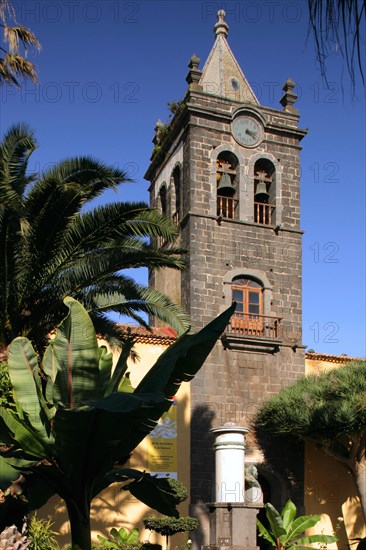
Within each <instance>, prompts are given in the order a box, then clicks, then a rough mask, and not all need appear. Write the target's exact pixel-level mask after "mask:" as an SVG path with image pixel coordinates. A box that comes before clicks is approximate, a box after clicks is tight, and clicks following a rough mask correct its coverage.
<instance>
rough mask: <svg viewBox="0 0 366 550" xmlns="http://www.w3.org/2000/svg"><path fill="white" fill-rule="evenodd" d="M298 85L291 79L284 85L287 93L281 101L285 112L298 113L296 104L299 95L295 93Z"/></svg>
mask: <svg viewBox="0 0 366 550" xmlns="http://www.w3.org/2000/svg"><path fill="white" fill-rule="evenodd" d="M295 86H296V84H295V82H294V81H293V80H291V78H288V79H287V80H286V82H285V83H284V85H283V88H282V90H283V91H284V92H285V93H284V94H283V96H282V98H281V100H280V103H281V105H282V106H283V108H284V110H285V111H291V112H293V113H297V112H298V111H297V109H296V108H295V107H294V104H295V102H296V100H297V97H298V96H297V94H295V92H294V91H293V89H294V88H295Z"/></svg>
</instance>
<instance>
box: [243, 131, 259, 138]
mask: <svg viewBox="0 0 366 550" xmlns="http://www.w3.org/2000/svg"><path fill="white" fill-rule="evenodd" d="M245 133H246V134H249V135H250V136H251V137H252V138H256V137H257V134H256V133H255V132H252V130H245Z"/></svg>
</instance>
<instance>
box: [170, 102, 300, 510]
mask: <svg viewBox="0 0 366 550" xmlns="http://www.w3.org/2000/svg"><path fill="white" fill-rule="evenodd" d="M200 101H202V103H200ZM211 101H212V111H211V109H210V108H209V106H210V103H211ZM191 103H192V104H193V105H194V106H192V114H191V116H190V119H189V132H188V133H187V135H186V139H185V145H184V188H185V193H186V195H187V199H188V197H189V201H190V202H189V214H188V215H187V216H186V219H185V223H184V225H183V227H182V233H181V235H182V246H183V247H184V248H186V249H187V250H188V253H187V270H186V271H185V272H184V273H183V274H182V289H181V291H182V303H183V304H184V305H185V306H186V308H187V310H188V313H189V314H190V317H191V319H192V321H193V323H194V326H195V328H197V329H198V328H201V327H202V326H204V325H205V324H206V323H208V322H209V321H210V320H211V319H212V318H213V317H214V316H216V315H217V314H219V313H220V312H221V311H222V310H223V309H224V308H225V307H227V306H228V305H229V303H228V302H227V292H225V283H224V280H225V278H226V279H227V278H228V275H230V273H231V272H232V273H235V274H237V273H238V272H240V271H242V273H243V274H246V273H248V272H249V273H250V272H251V271H253V270H255V271H256V272H262V273H263V274H265V275H266V277H267V278H268V280H269V283H270V286H271V303H270V311H266V312H265V313H266V314H267V315H273V316H277V317H281V318H282V319H283V321H282V323H283V329H284V336H283V345H281V346H280V347H279V351H277V352H276V353H268V352H260V351H257V352H248V351H235V350H228V349H226V350H225V349H224V347H223V345H222V343H221V342H220V343H218V344H217V345H216V348H215V349H214V350H213V352H212V353H211V355H210V357H209V358H208V360H207V361H206V363H205V365H204V367H203V369H202V370H201V371H200V372H199V374H198V375H197V377H196V378H195V379H194V381H193V382H192V384H191V418H192V423H191V472H192V474H191V500H192V502H193V503H195V502H196V503H200V502H201V503H202V502H209V501H211V500H212V499H213V495H214V486H213V483H214V463H213V451H212V438H211V436H210V434H209V430H210V428H213V427H217V426H219V425H222V424H223V423H224V422H228V421H233V422H236V423H238V424H239V425H249V424H250V420H251V418H252V416H253V414H254V413H255V411H256V409H257V407H258V404H259V403H260V402H261V401H262V400H263V399H264V398H265V397H267V396H269V395H271V394H274V393H278V391H279V390H280V389H281V387H283V386H286V385H288V384H289V383H291V382H293V381H294V380H295V379H296V378H297V377H298V376H299V375H301V374H303V373H304V355H303V349H302V347H301V320H302V319H301V313H302V309H301V232H300V230H299V221H300V208H299V199H300V197H299V149H300V148H299V145H298V141H299V139H298V138H296V137H294V136H293V135H291V132H288V133H287V132H286V131H285V130H284V129H282V130H281V132H278V131H276V133H275V132H273V133H271V132H272V131H273V130H272V129H271V128H270V126H271V125H272V127H273V128H274V127H275V126H277V127H279V126H283V127H285V126H287V128H289V127H290V128H291V127H292V128H295V126H296V124H297V120H296V118H297V117H294V116H293V115H291V116H286V114H283V115H282V113H281V112H279V111H272V110H269V109H268V110H264V109H262V111H264V115H265V116H266V119H267V121H268V124H267V128H270V130H269V132H268V133H267V134H266V139H265V140H264V141H263V143H262V144H261V146H260V147H258V148H257V149H256V150H255V151H253V150H248V149H245V148H240V146H238V144H237V143H236V142H235V140H234V139H233V137H232V136H231V128H230V120H231V114H232V111H233V108H236V107H237V105H233V104H232V103H230V102H229V101H227V100H220V99H218V98H214V99H211V98H207V97H204V96H203V95H202V96H200V94H194V95H193V97H191ZM189 106H190V104H189ZM199 111H201V112H199ZM222 147H227V148H228V149H229V150H231V151H234V152H235V153H237V155H238V156H239V158H240V160H241V168H240V169H241V174H240V176H241V177H240V185H241V197H243V196H244V197H245V195H246V193H247V192H248V187H249V186H250V182H251V181H252V179H253V177H252V173H251V172H250V170H251V169H252V164H251V158H252V157H253V156H254V155H256V154H257V153H261V154H263V155H265V154H270V155H272V156H273V157H274V158H275V159H277V162H278V166H279V167H280V168H279V170H280V171H281V196H280V198H279V203H280V204H278V206H281V207H282V213H281V214H282V220H281V229H280V230H279V231H277V232H275V231H274V230H273V227H272V228H270V227H263V226H260V225H257V224H254V223H253V218H252V206H251V208H250V210H247V212H245V209H244V213H243V216H241V219H238V220H226V219H224V220H222V221H218V220H217V216H216V212H215V208H216V180H215V162H214V160H213V152H215V151H216V150H218V149H219V150H221V149H222ZM220 148H221V149H220ZM240 149H241V150H240ZM252 192H253V186H252V188H251V190H250V193H252ZM245 216H246V217H245ZM247 440H248V444H249V446H250V447H252V448H254V447H255V442H254V441H253V438H252V437H250V436H249V437H248V438H247ZM298 453H300V455H301V449H294V448H292V450H291V451H288V454H287V457H286V458H287V459H289V463H290V462H291V461H290V459H291V458H293V456H291V455H295V456H296V455H298ZM249 454H250V453H249ZM300 455H299V456H300ZM299 456H298V457H297V458H299ZM282 461H283V462H286V459H282ZM292 462H294V461H292ZM296 462H297V463H298V468H297V469H296V466H295V470H297V471H296V472H291V473H290V472H289V471H287V473H288V474H291V476H292V477H293V479H296V482H297V484H298V485H297V488H298V497H299V500H300V501H301V498H300V495H301V493H302V487H301V481H302V468H303V467H302V459H301V460H297V461H296V460H295V464H296ZM286 468H287V466H286V465H284V469H283V471H284V475H283V484H284V485H283V487H282V489H281V492H282V494H279V495H277V496H274V501H275V502H276V500H277V501H278V500H284V499H285V498H286V497H287V496H288V492H289V490H290V481H289V479H288V477H289V476H287V475H286ZM291 491H292V496H293V498H294V497H296V487H291Z"/></svg>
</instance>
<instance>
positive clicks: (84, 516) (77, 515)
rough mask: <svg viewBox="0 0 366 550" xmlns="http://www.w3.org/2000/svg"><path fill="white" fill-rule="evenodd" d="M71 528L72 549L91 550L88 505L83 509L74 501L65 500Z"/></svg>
mask: <svg viewBox="0 0 366 550" xmlns="http://www.w3.org/2000/svg"><path fill="white" fill-rule="evenodd" d="M66 506H67V512H68V514H69V521H70V528H71V548H72V550H92V545H91V532H90V506H89V505H85V506H84V508H85V509H84V510H82V509H81V507H80V506H78V504H77V503H76V502H75V501H74V500H70V501H68V502H66Z"/></svg>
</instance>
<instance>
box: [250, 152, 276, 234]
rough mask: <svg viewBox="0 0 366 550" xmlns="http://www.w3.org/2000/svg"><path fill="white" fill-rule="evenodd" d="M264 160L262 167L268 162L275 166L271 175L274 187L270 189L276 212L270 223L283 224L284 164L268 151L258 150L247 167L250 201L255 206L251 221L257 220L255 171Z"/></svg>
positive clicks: (252, 208)
mask: <svg viewBox="0 0 366 550" xmlns="http://www.w3.org/2000/svg"><path fill="white" fill-rule="evenodd" d="M261 161H262V167H265V166H266V164H267V165H268V166H269V165H272V166H273V172H272V173H271V174H270V177H271V178H272V180H273V185H272V184H271V185H272V189H270V190H269V195H270V200H271V204H272V203H273V204H274V207H275V208H274V212H273V216H272V222H271V223H270V224H268V225H281V222H282V172H283V166H282V165H281V163H280V162H279V160H278V159H277V158H276V157H275V156H274V155H272V154H271V153H267V152H257V153H255V154H253V155H252V156H251V157H250V158H249V161H248V166H247V169H246V174H245V175H246V181H247V184H248V196H249V203H251V204H252V205H253V206H252V207H251V208H250V210H251V213H250V214H249V219H250V221H253V222H256V221H257V220H256V218H255V209H254V194H255V191H256V181H257V180H256V178H255V171H256V166H259V167H260V163H261ZM266 161H267V162H266Z"/></svg>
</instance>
